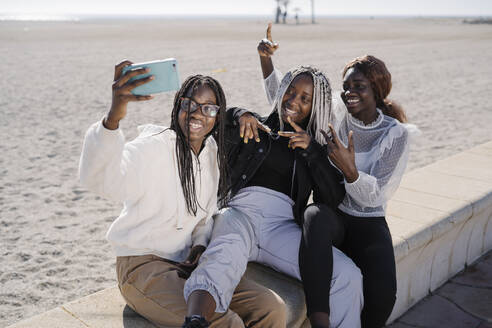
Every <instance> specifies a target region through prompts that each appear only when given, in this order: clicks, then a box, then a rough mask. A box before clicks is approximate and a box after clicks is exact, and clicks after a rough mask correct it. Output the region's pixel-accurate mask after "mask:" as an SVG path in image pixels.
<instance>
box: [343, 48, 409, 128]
mask: <svg viewBox="0 0 492 328" xmlns="http://www.w3.org/2000/svg"><path fill="white" fill-rule="evenodd" d="M351 68H354V69H357V70H358V71H360V72H361V73H362V74H364V76H365V77H366V78H367V79H368V80H369V81H370V82H371V88H372V91H373V93H374V97H375V100H376V106H377V107H378V108H380V109H381V110H382V112H383V114H385V115H388V116H391V117H393V118H395V119H397V120H398V121H400V122H401V123H406V122H407V116H406V115H405V111H404V110H403V108H402V107H401V106H400V105H398V104H396V103H395V102H393V101H391V100H389V99H387V98H386V97H387V96H388V95H389V93H390V91H391V73H390V72H389V71H388V69H387V68H386V65H385V64H384V62H383V61H382V60H381V59H378V58H376V57H374V56H370V55H365V56H362V57H357V58H355V59H352V60H351V61H350V62H349V63H348V64H347V65H345V68H344V69H343V76H345V74H346V73H347V71H348V70H349V69H351Z"/></svg>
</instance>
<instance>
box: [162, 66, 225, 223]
mask: <svg viewBox="0 0 492 328" xmlns="http://www.w3.org/2000/svg"><path fill="white" fill-rule="evenodd" d="M200 86H207V87H209V88H210V89H211V90H212V91H213V93H214V94H215V98H216V100H217V105H218V106H219V108H220V109H219V113H218V115H217V116H216V119H215V124H214V127H213V129H212V131H211V132H210V133H209V134H208V135H207V136H205V139H206V138H208V137H209V136H211V135H212V136H213V137H215V140H216V141H217V144H218V152H217V161H218V163H219V172H220V179H219V188H218V198H219V203H224V202H225V201H226V198H227V176H228V170H227V160H226V154H225V141H224V133H225V122H226V118H225V112H226V100H225V95H224V91H223V90H222V87H221V86H220V84H219V82H218V81H217V80H215V79H214V78H212V77H210V76H203V75H192V76H190V77H188V78H187V79H186V81H184V82H183V84H182V85H181V89H179V91H178V92H176V96H175V97H174V106H173V111H172V113H171V130H174V131H175V132H176V154H177V161H178V170H179V178H180V180H181V186H182V188H183V194H184V198H185V200H186V209H187V210H188V213H190V214H193V215H196V212H197V210H198V206H200V204H199V203H198V200H197V197H196V189H195V176H194V173H193V155H192V151H193V150H192V148H191V144H190V140H189V137H187V136H189V135H190V134H189V132H190V131H189V129H190V127H189V124H188V123H189V120H190V115H188V116H187V122H186V123H187V124H186V126H187V127H188V131H187V133H186V134H185V133H183V131H182V130H181V128H180V126H179V122H178V116H179V110H180V108H181V99H182V98H183V97H185V96H186V95H187V94H189V93H190V91H191V94H193V93H194V92H195V91H196V90H197V89H198V88H199V87H200Z"/></svg>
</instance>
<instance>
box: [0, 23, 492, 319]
mask: <svg viewBox="0 0 492 328" xmlns="http://www.w3.org/2000/svg"><path fill="white" fill-rule="evenodd" d="M266 24H267V21H266V20H262V19H241V20H233V19H222V20H218V19H216V20H178V19H162V20H152V21H135V20H133V21H131V20H130V21H117V20H112V21H101V20H100V21H80V22H44V23H41V22H0V58H1V61H0V72H2V79H1V82H0V140H1V142H0V154H1V156H0V234H1V238H0V252H1V253H0V254H1V256H0V327H4V326H7V325H9V324H12V323H14V322H16V321H18V320H21V319H23V318H27V317H31V316H33V315H35V314H38V313H41V312H44V311H46V310H49V309H51V308H53V307H55V306H57V305H59V304H62V303H65V302H67V301H71V300H74V299H77V298H79V297H82V296H85V295H88V294H90V293H93V292H96V291H98V290H101V289H103V288H106V287H110V286H114V285H115V284H116V279H115V273H114V262H115V258H114V255H113V252H112V250H111V247H110V246H109V244H108V243H107V242H106V240H105V237H104V236H105V233H106V231H107V229H108V227H109V225H110V224H111V222H112V221H113V220H114V219H115V218H116V217H117V216H118V213H119V211H120V208H121V207H120V204H117V203H113V202H110V201H106V200H104V199H101V198H100V197H98V196H96V195H94V194H93V193H91V192H88V191H86V190H85V189H83V188H82V187H81V186H80V185H79V183H78V177H77V170H78V161H79V156H80V151H81V146H82V141H83V137H84V133H85V131H86V129H87V128H88V127H89V126H90V124H92V123H93V122H95V121H97V120H99V119H101V118H102V116H103V115H104V114H105V113H106V112H107V110H108V109H109V106H110V104H111V82H112V79H113V69H114V65H115V64H116V63H118V62H119V61H121V60H122V59H125V58H128V59H130V60H132V61H134V62H139V61H146V60H154V59H160V58H168V57H175V58H177V60H178V62H179V65H180V66H179V70H180V75H181V79H182V80H184V78H185V77H187V76H188V75H190V74H194V73H201V74H207V75H212V76H214V77H215V78H217V79H218V80H219V81H220V82H221V84H222V86H223V87H224V89H225V92H226V96H227V101H228V104H229V105H236V106H244V107H245V108H249V109H252V110H254V111H257V112H261V113H264V114H265V113H268V112H269V110H270V109H269V106H268V103H267V101H266V97H265V96H264V91H263V88H262V80H261V73H260V68H259V60H258V55H257V51H256V46H257V43H258V41H259V40H260V39H262V38H263V37H264V32H265V27H266ZM273 38H274V40H275V41H277V42H279V44H280V48H279V50H278V52H277V53H276V55H275V56H274V60H275V63H276V66H277V67H278V68H279V69H280V70H281V71H284V72H285V71H286V70H288V69H289V68H291V67H294V66H298V65H301V64H312V65H315V66H318V67H319V68H321V69H322V70H324V71H325V72H326V73H327V75H328V76H329V78H330V80H331V82H332V86H333V89H334V90H340V88H341V71H342V69H343V67H344V65H345V63H346V62H347V61H349V60H350V59H352V58H353V57H356V56H359V55H363V54H366V53H367V54H373V55H375V56H377V57H380V58H382V59H383V60H384V61H385V62H386V64H387V66H388V68H389V70H390V71H391V73H392V75H393V91H392V93H391V97H390V98H392V99H394V100H396V101H398V102H399V103H400V104H402V105H403V107H404V108H405V110H406V111H407V115H408V117H409V119H410V121H411V123H414V124H416V125H417V126H419V128H420V129H421V131H422V133H423V134H422V136H421V137H420V139H418V140H417V141H416V142H415V144H414V145H413V149H412V153H411V158H410V163H409V167H408V170H412V169H415V168H418V167H421V166H424V165H426V164H429V163H432V162H433V161H435V160H438V159H441V158H445V157H447V156H450V155H452V154H454V153H456V152H459V151H462V150H465V149H468V148H470V147H472V146H475V145H478V144H481V143H483V142H486V141H489V140H491V139H492V132H491V131H492V129H491V128H490V124H491V122H492V104H491V102H490V96H491V95H492V65H491V62H492V26H491V25H470V24H462V22H461V20H460V19H431V18H427V19H424V18H413V19H410V18H408V19H403V18H401V19H369V18H367V19H363V18H360V19H348V18H345V19H341V18H336V19H335V18H333V19H323V20H319V22H318V24H316V25H308V24H304V25H297V26H296V25H276V26H274V27H273ZM173 96H174V94H161V95H159V96H157V97H156V98H155V99H154V100H152V101H149V102H146V103H138V104H131V105H130V107H129V110H128V116H127V118H126V119H125V120H124V121H123V122H122V124H121V126H122V128H123V130H124V132H125V134H126V136H127V138H128V139H131V138H133V137H135V136H136V133H137V131H136V127H137V126H138V125H140V124H145V123H150V122H151V123H157V124H164V125H168V124H169V120H170V112H171V106H172V98H173ZM477 175H478V176H479V175H480V172H477Z"/></svg>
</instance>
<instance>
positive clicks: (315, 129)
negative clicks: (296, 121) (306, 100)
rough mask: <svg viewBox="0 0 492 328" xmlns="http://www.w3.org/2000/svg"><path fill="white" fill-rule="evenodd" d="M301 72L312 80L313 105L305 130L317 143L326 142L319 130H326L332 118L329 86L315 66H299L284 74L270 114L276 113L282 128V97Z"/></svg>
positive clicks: (325, 78)
mask: <svg viewBox="0 0 492 328" xmlns="http://www.w3.org/2000/svg"><path fill="white" fill-rule="evenodd" d="M301 74H305V75H308V76H310V77H311V78H312V80H313V105H312V107H311V115H310V116H309V121H308V124H307V127H306V131H307V133H308V134H309V135H310V136H311V137H313V138H314V139H315V140H316V141H317V142H318V143H320V144H326V140H325V138H324V137H323V134H322V133H321V131H320V130H321V129H323V130H328V123H330V122H331V121H332V119H333V117H332V110H331V86H330V82H329V81H328V78H327V77H326V76H325V75H324V74H323V72H321V71H320V70H318V69H317V68H314V67H311V66H301V67H299V68H295V69H292V70H290V71H288V72H287V73H286V74H285V75H284V77H283V79H282V82H280V87H279V90H278V92H277V95H276V97H275V100H274V102H273V110H272V114H273V113H275V112H276V113H277V115H278V119H279V121H280V130H283V129H284V122H283V121H282V99H283V97H284V95H285V92H286V91H287V89H288V88H289V86H290V84H291V83H292V81H293V80H294V79H295V78H296V77H297V76H299V75H301Z"/></svg>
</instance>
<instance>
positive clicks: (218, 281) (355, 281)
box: [184, 187, 363, 328]
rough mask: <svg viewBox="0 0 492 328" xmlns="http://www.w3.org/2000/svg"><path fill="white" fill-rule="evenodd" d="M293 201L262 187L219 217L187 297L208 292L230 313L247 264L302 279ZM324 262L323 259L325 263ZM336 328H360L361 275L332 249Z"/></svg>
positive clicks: (246, 192)
mask: <svg viewBox="0 0 492 328" xmlns="http://www.w3.org/2000/svg"><path fill="white" fill-rule="evenodd" d="M292 205H293V201H292V200H291V199H290V198H289V197H288V196H287V195H285V194H283V193H280V192H277V191H274V190H270V189H267V188H263V187H246V188H243V189H241V190H240V191H239V192H238V194H237V195H236V196H235V197H234V198H233V199H232V200H231V201H230V202H229V207H227V208H225V209H223V210H221V211H220V212H219V214H217V215H216V217H215V223H214V230H213V233H212V238H211V241H210V244H209V245H208V247H207V249H206V250H205V252H204V253H203V254H202V256H201V258H200V263H199V265H198V267H197V268H196V269H195V270H194V271H193V273H192V274H191V276H190V277H189V278H188V280H187V281H186V284H185V287H184V297H185V299H186V300H188V297H189V295H190V294H191V293H192V292H193V291H195V290H206V291H208V292H209V293H210V294H211V295H212V297H213V298H214V300H215V303H216V304H217V307H216V312H225V311H227V308H228V307H229V303H230V301H231V299H232V294H233V292H234V289H235V288H236V286H237V284H238V283H239V281H240V280H241V277H242V276H243V274H244V272H245V271H246V267H247V265H248V262H250V261H252V262H258V263H261V264H264V265H266V266H269V267H271V268H273V269H275V270H277V271H279V272H282V273H285V274H287V275H289V276H291V277H294V278H297V279H298V280H301V277H300V273H299V262H298V258H299V245H300V242H301V234H302V230H301V228H300V227H299V225H297V224H296V223H295V221H294V215H293V212H292ZM321 260H322V259H321ZM326 297H330V309H331V313H330V323H331V326H332V327H347V328H358V327H360V313H361V310H362V307H363V294H362V275H361V273H360V270H359V269H358V268H357V267H356V266H355V264H354V263H353V262H352V260H350V259H349V258H348V257H347V256H346V255H345V254H343V253H342V252H341V251H339V250H338V249H336V248H335V247H333V277H332V282H331V291H330V295H326Z"/></svg>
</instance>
